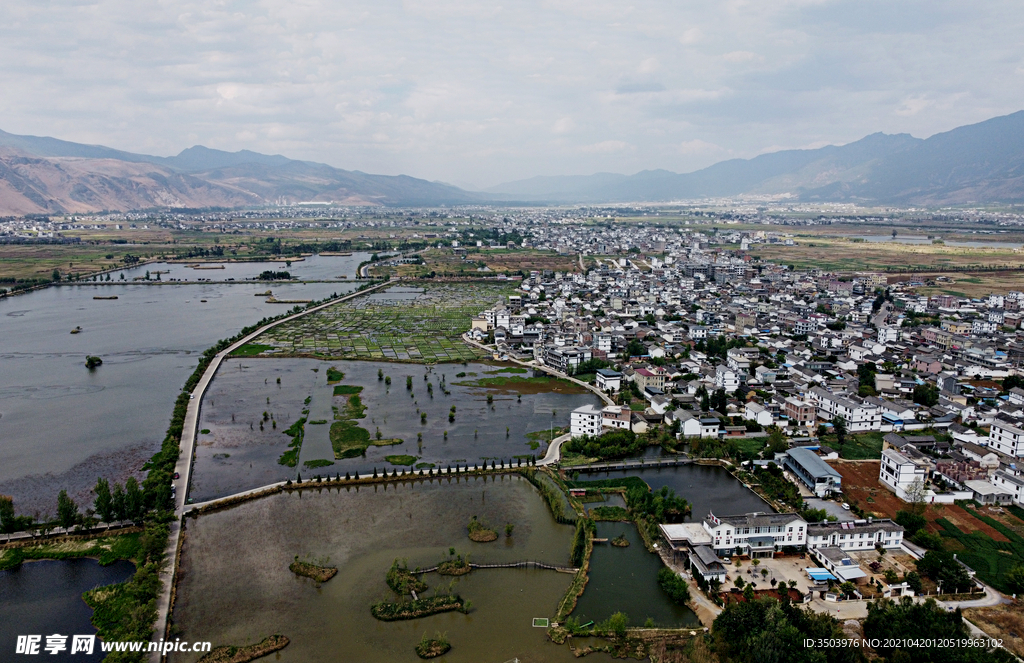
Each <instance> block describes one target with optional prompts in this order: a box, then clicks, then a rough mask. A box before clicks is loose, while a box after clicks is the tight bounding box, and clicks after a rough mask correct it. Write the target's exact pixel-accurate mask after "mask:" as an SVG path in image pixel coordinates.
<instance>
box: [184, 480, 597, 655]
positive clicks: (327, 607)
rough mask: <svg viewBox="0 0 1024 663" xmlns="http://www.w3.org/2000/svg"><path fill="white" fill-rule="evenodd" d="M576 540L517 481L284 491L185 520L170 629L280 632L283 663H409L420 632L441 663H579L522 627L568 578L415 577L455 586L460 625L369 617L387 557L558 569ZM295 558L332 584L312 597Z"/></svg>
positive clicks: (221, 639)
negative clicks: (474, 536)
mask: <svg viewBox="0 0 1024 663" xmlns="http://www.w3.org/2000/svg"><path fill="white" fill-rule="evenodd" d="M474 515H476V516H478V517H479V518H482V519H483V520H485V521H487V522H488V523H490V524H492V525H494V526H496V527H498V528H499V529H501V528H503V527H504V524H505V523H512V524H513V525H514V526H515V530H514V533H513V536H512V537H511V538H505V537H504V535H502V537H501V538H500V539H499V540H498V541H496V542H493V543H486V544H481V543H473V542H471V541H469V539H468V538H467V530H466V524H467V523H468V522H469V519H470V518H471V517H472V516H474ZM572 534H573V528H572V527H571V526H567V525H559V524H557V523H556V522H555V521H554V519H553V518H552V517H551V515H550V513H549V512H548V510H547V507H546V505H545V504H544V503H543V500H542V499H541V498H540V496H539V495H538V494H537V493H536V491H535V490H534V489H533V487H532V486H530V484H529V483H527V482H526V481H525V480H523V479H521V478H519V477H509V476H506V477H489V478H486V479H484V478H471V479H468V480H465V479H459V480H456V479H452V480H451V481H449V480H448V479H447V478H446V479H444V480H442V481H437V480H435V481H433V482H418V483H405V484H399V485H391V486H388V487H387V488H385V487H384V486H377V487H376V488H373V487H363V488H360V489H359V490H358V491H357V490H355V489H354V488H353V489H350V490H346V489H340V490H339V489H334V490H331V491H329V490H326V489H325V490H322V491H321V492H317V491H307V492H302V493H298V492H296V493H292V494H281V495H277V496H273V497H270V498H266V499H262V500H258V501H254V502H249V503H246V504H243V505H240V506H238V507H235V508H232V509H230V510H226V511H222V512H218V513H213V514H209V515H205V516H201V517H199V518H198V519H196V520H190V521H189V523H188V538H187V539H186V544H185V548H184V551H183V558H182V575H181V578H182V579H181V582H180V584H179V587H178V601H177V603H176V604H175V613H174V620H175V623H176V624H177V625H178V627H180V628H181V629H182V638H183V639H186V638H187V639H190V640H210V641H212V642H213V643H214V645H215V646H216V645H219V644H245V643H250V642H255V641H258V640H260V639H262V638H263V637H265V636H266V635H268V634H271V633H281V634H283V635H286V636H288V637H289V638H290V639H291V644H290V645H289V646H288V647H286V648H285V649H284V650H283V651H282V652H281V654H280V659H279V660H281V661H286V662H287V661H303V662H306V661H309V662H316V661H332V662H333V661H360V662H366V663H374V662H385V661H386V662H389V663H390V662H391V661H408V662H409V663H412V662H413V661H417V660H419V659H418V658H417V656H416V654H415V652H414V650H413V648H414V647H415V645H416V643H417V642H418V641H419V640H420V638H421V637H422V636H423V634H424V633H428V634H433V633H435V632H437V631H440V632H445V633H447V635H448V638H449V639H450V640H451V643H452V651H451V653H449V654H448V655H446V656H445V657H444V659H443V660H445V661H451V662H453V663H455V662H462V661H466V662H472V663H480V662H491V661H493V662H494V663H503V662H504V661H508V660H510V659H512V658H518V659H519V660H520V661H522V662H523V663H527V662H552V663H553V662H565V663H568V662H569V661H571V660H574V659H573V656H572V654H571V652H570V651H569V649H568V648H567V647H560V646H557V645H554V644H552V643H550V642H548V641H547V637H546V635H545V631H544V629H541V628H533V627H532V623H531V622H532V619H533V618H534V617H551V616H552V615H553V613H554V611H555V609H556V608H557V604H558V601H559V600H560V598H561V596H562V595H563V594H564V592H565V590H566V589H567V588H568V585H569V583H570V582H571V580H572V576H571V575H568V574H562V573H557V572H554V571H542V570H521V569H507V570H476V571H473V572H472V573H470V574H469V575H467V576H463V577H462V578H459V579H455V580H454V582H453V580H452V579H451V578H447V577H442V576H438V575H436V574H428V575H426V576H424V579H425V580H426V582H427V583H428V584H429V585H430V586H431V587H432V588H438V587H441V588H447V587H448V586H449V584H451V586H452V591H454V592H457V593H459V594H460V595H462V596H463V598H466V599H468V600H469V601H471V602H472V604H473V606H474V607H473V610H472V612H471V613H470V614H468V615H463V614H460V613H445V614H441V615H434V616H431V617H427V618H424V619H416V620H410V621H404V622H390V623H389V622H380V621H377V620H376V619H374V618H373V617H372V616H371V615H370V606H371V604H372V603H374V602H375V601H378V600H381V599H383V598H388V597H391V596H392V593H391V591H390V590H389V589H388V587H387V585H386V583H385V581H384V574H385V572H386V570H387V568H388V567H389V566H390V565H391V562H392V560H394V559H395V558H403V559H407V560H408V565H409V567H410V568H415V567H417V566H419V567H427V566H431V565H434V564H436V563H437V562H438V561H439V560H440V559H442V558H443V557H445V556H446V555H447V554H448V548H449V547H455V548H457V549H458V550H459V551H460V552H462V553H469V554H470V556H471V560H472V561H474V562H478V563H495V562H504V561H518V560H527V559H533V560H541V561H545V562H549V563H553V564H567V563H568V556H569V546H570V542H571V539H572ZM296 555H299V556H306V555H309V556H316V557H320V558H325V557H326V558H329V560H330V564H332V565H337V567H338V568H339V572H338V575H337V576H335V577H334V578H333V579H332V580H331V581H329V582H328V583H326V584H324V585H322V586H321V587H320V588H317V587H316V586H315V585H314V583H313V582H311V581H309V580H307V579H304V578H299V577H297V576H295V575H293V574H292V573H291V572H290V571H289V570H288V564H289V563H290V562H291V560H292V559H294V557H295V556H296ZM172 660H174V661H193V660H195V658H193V657H189V656H183V655H182V656H177V657H175V658H172ZM595 660H596V661H608V660H610V659H608V658H606V657H603V656H599V657H597V658H595Z"/></svg>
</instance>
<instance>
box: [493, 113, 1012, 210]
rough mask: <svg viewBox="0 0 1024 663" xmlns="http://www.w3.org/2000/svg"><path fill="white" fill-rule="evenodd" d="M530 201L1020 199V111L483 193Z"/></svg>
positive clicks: (929, 201) (946, 201)
mask: <svg viewBox="0 0 1024 663" xmlns="http://www.w3.org/2000/svg"><path fill="white" fill-rule="evenodd" d="M485 193H490V194H492V195H494V196H500V197H503V198H510V199H519V200H524V201H535V202H541V201H544V202H594V203H596V202H626V201H649V202H654V201H667V200H686V199H699V198H720V197H734V196H743V195H782V194H788V195H790V196H792V197H793V198H795V199H797V200H805V201H851V202H862V203H892V204H904V205H947V204H961V203H987V202H1021V201H1024V111H1021V112H1017V113H1013V114H1012V115H1006V116H1003V117H997V118H993V119H991V120H987V121H985V122H981V123H979V124H973V125H969V126H964V127H959V128H957V129H953V130H952V131H948V132H946V133H942V134H936V135H935V136H932V137H931V138H928V139H926V140H921V139H918V138H914V137H912V136H910V135H908V134H896V135H888V134H882V133H876V134H872V135H870V136H867V137H865V138H862V139H861V140H858V141H856V142H854V143H849V144H847V145H843V146H838V147H837V146H834V145H830V146H827V147H822V148H820V149H816V150H785V151H781V152H773V153H770V154H762V155H761V156H758V157H755V158H753V159H731V160H729V161H723V162H720V163H717V164H715V165H713V166H710V167H708V168H704V169H703V170H698V171H696V172H692V173H686V174H678V173H673V172H670V171H666V170H649V171H642V172H640V173H637V174H635V175H628V176H627V175H616V174H613V173H598V174H596V175H590V176H573V177H535V178H532V179H528V180H520V181H517V182H509V183H506V184H501V185H498V186H495V187H491V188H490V189H487V190H486V191H485Z"/></svg>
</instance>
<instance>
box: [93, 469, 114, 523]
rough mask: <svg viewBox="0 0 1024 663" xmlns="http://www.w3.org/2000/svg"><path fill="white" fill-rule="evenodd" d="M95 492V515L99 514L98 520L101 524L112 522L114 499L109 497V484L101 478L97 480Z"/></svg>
mask: <svg viewBox="0 0 1024 663" xmlns="http://www.w3.org/2000/svg"><path fill="white" fill-rule="evenodd" d="M95 492H96V501H95V503H94V505H95V507H96V513H98V514H99V516H100V520H102V521H103V522H105V523H109V522H112V521H113V518H114V499H113V497H111V495H110V483H108V482H107V480H106V479H103V478H100V479H97V480H96V488H95Z"/></svg>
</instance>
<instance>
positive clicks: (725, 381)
mask: <svg viewBox="0 0 1024 663" xmlns="http://www.w3.org/2000/svg"><path fill="white" fill-rule="evenodd" d="M715 387H716V388H718V389H725V392H726V393H727V394H731V393H733V392H735V391H736V390H737V389H739V387H740V379H739V378H738V377H737V376H736V371H734V370H732V369H731V368H729V367H728V366H722V365H719V366H718V367H717V368H716V369H715Z"/></svg>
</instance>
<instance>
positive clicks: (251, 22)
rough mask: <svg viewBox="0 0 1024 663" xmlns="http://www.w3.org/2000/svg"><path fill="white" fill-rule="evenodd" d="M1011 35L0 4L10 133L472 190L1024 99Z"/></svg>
mask: <svg viewBox="0 0 1024 663" xmlns="http://www.w3.org/2000/svg"><path fill="white" fill-rule="evenodd" d="M1022 30H1024V13H1022V12H1020V11H1019V4H1018V3H1015V2H1011V1H1010V0H992V1H991V2H988V3H982V4H980V5H977V6H973V5H972V6H971V7H969V8H967V7H966V5H964V4H963V3H956V2H953V1H952V0H906V2H902V3H891V2H884V1H883V0H856V1H855V0H830V1H827V2H826V1H824V0H779V1H778V2H771V3H765V2H753V1H751V0H729V1H728V2H725V3H657V2H653V1H652V0H642V1H640V2H632V3H628V4H623V3H621V2H616V1H613V0H523V1H522V2H519V3H508V2H503V1H502V0H392V1H391V2H379V0H346V1H345V2H342V3H338V2H329V1H328V0H261V1H260V2H258V3H252V2H243V1H242V0H217V1H216V2H200V1H199V0H179V1H177V2H173V3H172V2H162V3H139V2H132V1H131V0H89V1H88V2H71V1H70V0H69V1H66V2H36V1H34V0H6V1H5V2H4V3H3V4H2V5H0V62H3V63H4V66H3V67H0V89H2V90H3V94H2V95H0V129H3V130H5V131H9V132H13V133H23V134H35V135H51V136H56V137H59V138H64V139H67V140H75V141H80V142H88V143H100V144H106V145H110V146H112V147H116V148H119V149H126V150H132V151H140V152H149V153H157V154H174V153H177V152H179V151H180V150H181V149H183V148H185V147H189V146H191V145H194V144H203V145H207V146H209V147H215V148H219V149H227V150H239V149H251V150H256V151H260V152H266V153H281V154H286V155H288V156H291V157H294V158H300V159H310V160H315V161H323V162H326V163H330V164H333V165H336V166H339V167H343V168H353V169H359V170H364V171H369V172H383V173H391V174H394V173H400V172H404V173H408V174H411V175H416V176H420V177H425V178H428V179H432V180H433V179H440V180H447V181H453V180H454V181H467V180H469V181H478V182H480V183H481V184H483V183H484V181H494V182H497V181H501V180H512V179H519V178H524V177H529V176H532V175H534V174H537V173H538V171H539V170H540V169H541V165H542V167H543V170H544V171H545V172H548V173H555V172H563V173H589V172H596V171H618V172H636V171H638V170H642V169H647V168H666V169H669V170H674V171H679V172H684V171H688V170H693V169H695V168H697V167H702V166H705V165H708V163H709V162H710V161H713V160H715V159H720V158H725V157H727V156H742V157H747V156H753V155H756V154H758V153H760V152H762V151H764V150H766V149H768V148H769V147H770V146H773V145H819V144H827V143H842V142H848V141H852V140H856V139H858V138H861V137H863V136H864V135H866V134H869V133H872V132H875V131H886V132H889V133H895V132H904V131H905V132H909V133H912V134H914V135H916V136H922V137H923V136H928V135H931V134H933V133H936V132H938V131H945V130H948V129H951V128H953V127H955V126H958V125H962V124H967V123H970V122H976V121H980V120H983V119H986V118H987V117H991V116H993V115H998V114H1003V113H1008V112H1012V111H1015V110H1019V109H1020V107H1021V102H1020V100H1021V99H1024V76H1020V73H1021V71H1022V65H1021V59H1020V56H1019V34H1020V33H1021V32H1022ZM695 45H698V46H696V47H695ZM712 45H713V47H712ZM695 136H699V137H700V138H699V139H698V138H695ZM610 137H614V138H610Z"/></svg>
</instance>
